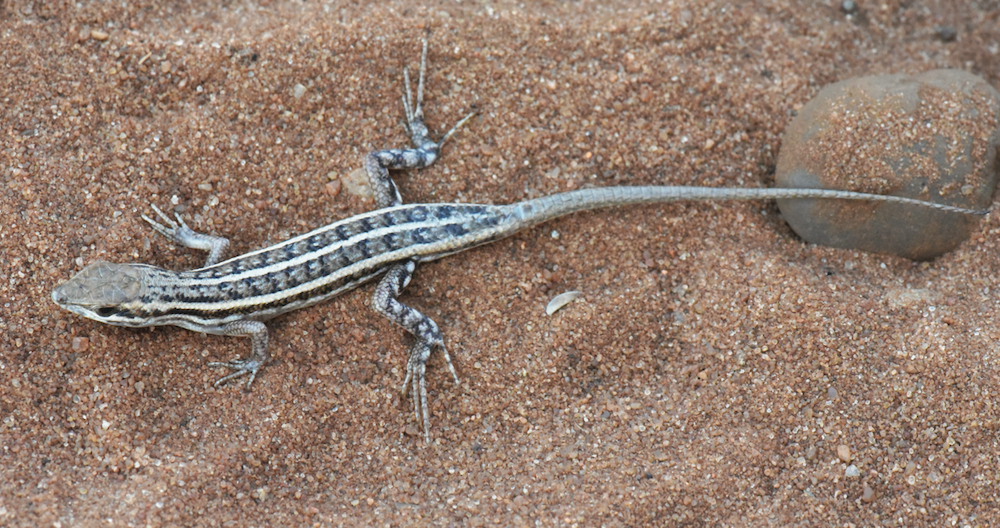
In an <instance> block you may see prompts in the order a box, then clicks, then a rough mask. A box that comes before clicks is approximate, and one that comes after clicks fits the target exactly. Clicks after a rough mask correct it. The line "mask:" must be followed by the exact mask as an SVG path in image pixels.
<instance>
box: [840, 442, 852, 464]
mask: <svg viewBox="0 0 1000 528" xmlns="http://www.w3.org/2000/svg"><path fill="white" fill-rule="evenodd" d="M837 458H839V459H841V460H843V461H844V463H845V464H846V463H848V462H850V461H851V448H850V447H848V446H847V444H840V445H839V446H837Z"/></svg>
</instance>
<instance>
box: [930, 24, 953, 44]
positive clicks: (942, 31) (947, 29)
mask: <svg viewBox="0 0 1000 528" xmlns="http://www.w3.org/2000/svg"><path fill="white" fill-rule="evenodd" d="M934 36H935V37H937V39H938V40H940V41H941V42H955V39H956V38H958V30H956V29H955V28H953V27H951V26H937V27H935V28H934Z"/></svg>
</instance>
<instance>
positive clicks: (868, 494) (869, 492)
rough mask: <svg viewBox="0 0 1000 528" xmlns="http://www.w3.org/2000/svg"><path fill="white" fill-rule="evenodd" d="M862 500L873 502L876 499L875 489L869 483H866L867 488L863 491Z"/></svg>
mask: <svg viewBox="0 0 1000 528" xmlns="http://www.w3.org/2000/svg"><path fill="white" fill-rule="evenodd" d="M861 500H863V501H865V502H871V501H873V500H875V490H873V489H872V487H871V486H869V485H868V484H865V489H864V491H862V492H861Z"/></svg>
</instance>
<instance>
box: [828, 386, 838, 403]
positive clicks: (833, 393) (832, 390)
mask: <svg viewBox="0 0 1000 528" xmlns="http://www.w3.org/2000/svg"><path fill="white" fill-rule="evenodd" d="M826 397H827V398H829V399H831V400H836V399H837V389H835V388H833V387H830V388H829V389H826Z"/></svg>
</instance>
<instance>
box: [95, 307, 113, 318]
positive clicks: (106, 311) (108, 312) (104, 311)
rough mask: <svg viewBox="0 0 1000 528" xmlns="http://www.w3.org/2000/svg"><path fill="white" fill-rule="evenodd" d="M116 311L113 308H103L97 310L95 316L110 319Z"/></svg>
mask: <svg viewBox="0 0 1000 528" xmlns="http://www.w3.org/2000/svg"><path fill="white" fill-rule="evenodd" d="M116 311H117V309H116V308H115V307H114V306H103V307H101V308H98V309H97V315H99V316H101V317H110V316H112V315H114V314H115V312H116Z"/></svg>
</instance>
